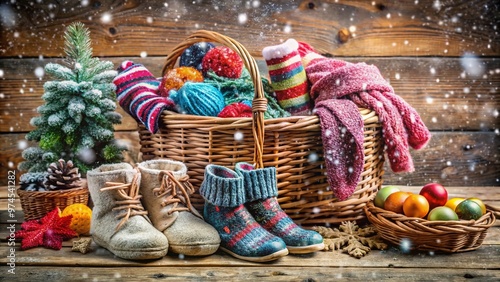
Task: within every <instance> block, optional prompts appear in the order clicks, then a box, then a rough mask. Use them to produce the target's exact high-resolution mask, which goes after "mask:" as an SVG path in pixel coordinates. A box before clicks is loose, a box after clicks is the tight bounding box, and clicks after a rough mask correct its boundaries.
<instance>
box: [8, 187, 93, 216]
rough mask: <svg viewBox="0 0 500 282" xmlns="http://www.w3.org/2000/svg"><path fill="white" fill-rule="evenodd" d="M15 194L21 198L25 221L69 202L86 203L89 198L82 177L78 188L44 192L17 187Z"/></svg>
mask: <svg viewBox="0 0 500 282" xmlns="http://www.w3.org/2000/svg"><path fill="white" fill-rule="evenodd" d="M17 194H18V195H19V199H20V200H21V207H22V209H23V213H24V220H25V221H26V220H32V219H40V218H42V217H44V216H45V215H46V214H47V213H49V212H50V211H52V210H53V209H54V208H55V207H59V208H60V209H61V210H63V209H64V208H65V207H67V206H69V205H71V204H76V203H81V204H87V203H88V200H89V190H88V188H87V183H86V181H85V180H84V179H82V186H81V187H79V188H73V189H68V190H57V191H44V192H38V191H24V190H20V189H18V190H17Z"/></svg>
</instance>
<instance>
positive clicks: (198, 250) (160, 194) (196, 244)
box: [138, 160, 220, 256]
mask: <svg viewBox="0 0 500 282" xmlns="http://www.w3.org/2000/svg"><path fill="white" fill-rule="evenodd" d="M138 168H139V170H140V171H141V176H142V181H141V188H140V193H141V195H142V197H143V198H142V203H143V205H144V207H145V208H146V210H147V211H148V212H149V218H150V219H151V221H152V222H153V225H154V226H155V227H156V228H157V229H158V230H160V231H161V232H163V233H164V234H165V236H167V238H168V242H169V249H170V251H172V252H174V253H177V254H183V255H188V256H204V255H210V254H213V253H215V251H217V249H218V248H219V244H220V237H219V234H218V233H217V231H216V230H215V229H214V228H213V227H212V226H211V225H210V224H208V223H206V222H205V221H204V220H203V217H202V216H201V215H200V214H199V213H198V211H197V210H196V209H195V208H194V207H193V206H192V205H191V201H190V198H189V197H190V195H191V194H193V193H194V188H193V186H192V185H191V183H189V176H188V175H187V168H186V166H185V165H184V164H183V163H182V162H177V161H172V160H151V161H146V162H142V163H140V164H139V165H138Z"/></svg>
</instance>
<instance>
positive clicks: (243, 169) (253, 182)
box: [235, 163, 278, 202]
mask: <svg viewBox="0 0 500 282" xmlns="http://www.w3.org/2000/svg"><path fill="white" fill-rule="evenodd" d="M235 170H236V172H237V173H238V174H239V175H241V177H243V188H244V189H245V193H246V200H247V202H252V201H256V200H264V199H267V198H271V197H276V196H278V188H277V186H276V184H277V182H276V168H275V167H266V168H261V169H255V168H254V166H253V165H251V164H249V163H237V164H236V166H235Z"/></svg>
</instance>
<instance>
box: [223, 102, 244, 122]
mask: <svg viewBox="0 0 500 282" xmlns="http://www.w3.org/2000/svg"><path fill="white" fill-rule="evenodd" d="M217 116H218V117H221V118H231V117H252V108H251V107H250V106H249V105H247V104H244V103H241V102H239V103H233V104H229V105H227V106H225V107H224V109H222V111H221V112H220V113H219V114H218V115H217Z"/></svg>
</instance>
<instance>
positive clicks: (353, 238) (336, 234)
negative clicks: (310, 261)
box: [313, 221, 387, 258]
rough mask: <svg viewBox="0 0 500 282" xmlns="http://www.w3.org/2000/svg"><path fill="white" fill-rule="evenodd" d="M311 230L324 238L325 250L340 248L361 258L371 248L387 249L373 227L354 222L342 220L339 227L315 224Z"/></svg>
mask: <svg viewBox="0 0 500 282" xmlns="http://www.w3.org/2000/svg"><path fill="white" fill-rule="evenodd" d="M313 230H315V231H316V232H318V233H319V234H321V236H323V238H324V243H325V249H324V250H325V251H333V250H340V249H342V251H343V252H344V253H348V254H349V255H351V256H353V257H355V258H362V257H364V256H365V255H366V254H368V252H370V250H371V249H373V248H375V249H378V250H385V249H387V244H385V243H383V242H382V241H381V239H380V237H379V236H378V234H377V231H376V230H375V228H373V227H365V228H360V227H359V226H358V225H357V224H356V222H351V221H344V222H342V225H340V226H339V229H337V228H335V229H332V228H328V227H323V226H315V227H313Z"/></svg>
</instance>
